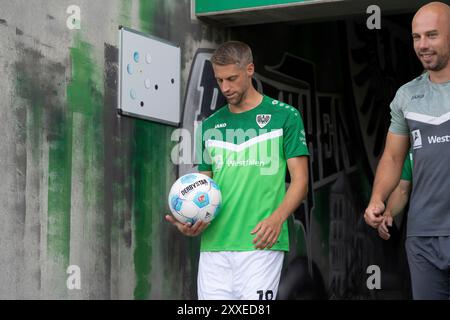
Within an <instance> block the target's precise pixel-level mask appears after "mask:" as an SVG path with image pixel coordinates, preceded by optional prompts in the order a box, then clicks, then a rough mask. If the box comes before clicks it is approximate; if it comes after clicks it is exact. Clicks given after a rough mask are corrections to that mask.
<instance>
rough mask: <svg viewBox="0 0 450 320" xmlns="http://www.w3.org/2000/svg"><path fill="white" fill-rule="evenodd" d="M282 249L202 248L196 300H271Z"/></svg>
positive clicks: (273, 297)
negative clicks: (212, 250) (223, 249)
mask: <svg viewBox="0 0 450 320" xmlns="http://www.w3.org/2000/svg"><path fill="white" fill-rule="evenodd" d="M283 259H284V251H274V250H255V251H219V252H201V253H200V261H199V265H198V278H197V289H198V299H199V300H274V299H275V297H276V295H277V292H278V284H279V282H280V275H281V268H282V267H283Z"/></svg>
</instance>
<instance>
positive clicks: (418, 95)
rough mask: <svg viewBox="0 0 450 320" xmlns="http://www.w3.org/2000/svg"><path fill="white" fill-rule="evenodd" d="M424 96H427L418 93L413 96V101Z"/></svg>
mask: <svg viewBox="0 0 450 320" xmlns="http://www.w3.org/2000/svg"><path fill="white" fill-rule="evenodd" d="M423 97H425V95H424V94H416V95H415V96H412V97H411V101H412V100H414V99H422V98H423Z"/></svg>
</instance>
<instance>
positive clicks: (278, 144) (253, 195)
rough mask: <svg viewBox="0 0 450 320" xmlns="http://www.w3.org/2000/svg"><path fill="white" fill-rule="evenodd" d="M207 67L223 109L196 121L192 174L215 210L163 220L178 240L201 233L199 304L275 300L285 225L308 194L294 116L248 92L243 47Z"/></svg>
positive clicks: (249, 66)
mask: <svg viewBox="0 0 450 320" xmlns="http://www.w3.org/2000/svg"><path fill="white" fill-rule="evenodd" d="M211 62H212V65H213V69H214V75H215V78H216V80H217V83H218V85H219V87H220V90H221V92H222V93H223V95H224V96H225V98H226V100H227V102H228V104H227V105H225V106H224V107H222V108H220V109H219V110H217V111H216V112H215V113H214V114H213V115H211V116H210V117H209V118H207V119H206V120H204V121H203V123H202V128H201V132H202V139H201V140H202V147H201V148H200V149H201V151H202V161H201V163H200V165H199V171H200V172H201V173H203V174H206V175H208V176H210V177H212V178H213V179H214V180H215V182H216V183H217V184H218V185H219V187H220V189H221V192H222V208H221V211H220V213H219V214H218V216H217V217H216V218H215V219H214V220H213V221H212V222H211V223H210V225H207V224H205V223H203V222H201V221H197V222H196V223H195V224H194V225H193V226H190V225H183V224H181V223H179V222H177V221H175V220H174V219H173V218H172V217H171V216H166V219H167V220H168V221H169V222H171V223H172V224H174V225H175V226H177V228H178V229H179V230H180V231H181V232H182V233H183V234H185V235H188V236H196V235H199V234H202V236H201V248H200V251H201V253H200V261H199V271H198V280H197V284H198V298H199V299H260V300H262V299H267V300H268V299H274V298H275V297H276V294H277V290H278V284H279V280H280V273H281V268H282V264H283V258H284V252H285V251H288V250H289V236H288V229H287V222H286V220H287V218H288V217H289V216H290V215H291V214H292V213H293V212H294V211H295V209H296V208H297V207H298V206H299V205H300V204H301V202H302V201H303V200H304V199H305V196H306V193H307V185H308V183H307V182H308V157H307V156H308V155H309V154H308V148H307V144H306V139H305V131H304V127H303V122H302V118H301V114H300V112H299V111H298V110H297V109H295V108H293V107H292V106H290V105H287V104H285V103H283V102H281V101H278V100H275V99H272V98H269V97H267V96H264V95H262V94H260V93H259V92H258V91H257V90H256V89H255V88H254V87H253V84H252V76H253V74H254V65H253V57H252V53H251V50H250V48H249V47H248V45H246V44H245V43H242V42H238V41H230V42H226V43H224V44H222V45H221V46H220V47H219V48H218V49H217V50H216V51H215V53H214V54H213V56H212V58H211ZM286 168H287V169H288V170H289V174H290V177H291V183H290V185H289V188H288V189H287V191H286V187H285V176H286Z"/></svg>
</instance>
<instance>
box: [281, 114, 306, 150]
mask: <svg viewBox="0 0 450 320" xmlns="http://www.w3.org/2000/svg"><path fill="white" fill-rule="evenodd" d="M283 136H284V137H283V147H284V154H285V157H286V159H289V158H294V157H299V156H308V155H309V152H308V145H307V143H306V136H305V128H304V126H303V121H302V117H301V113H300V112H299V111H298V110H296V109H293V110H292V112H289V115H288V117H287V119H286V122H285V125H284V127H283Z"/></svg>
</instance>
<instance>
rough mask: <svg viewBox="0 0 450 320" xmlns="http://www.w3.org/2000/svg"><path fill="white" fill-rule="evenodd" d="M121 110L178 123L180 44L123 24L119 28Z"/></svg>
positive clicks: (145, 117)
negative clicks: (177, 44) (174, 43)
mask: <svg viewBox="0 0 450 320" xmlns="http://www.w3.org/2000/svg"><path fill="white" fill-rule="evenodd" d="M118 93H119V94H118V100H119V101H118V109H119V112H120V113H121V114H124V115H128V116H134V117H138V118H142V119H147V120H152V121H157V122H162V123H166V124H170V125H174V126H178V124H179V123H180V47H178V46H175V45H173V44H171V43H168V42H166V41H164V40H161V39H157V38H155V37H152V36H150V35H146V34H143V33H140V32H137V31H135V30H131V29H128V28H125V27H120V28H119V90H118Z"/></svg>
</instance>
